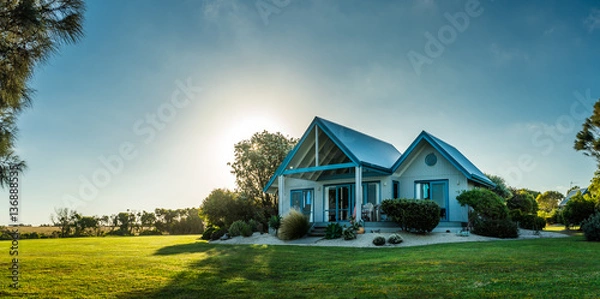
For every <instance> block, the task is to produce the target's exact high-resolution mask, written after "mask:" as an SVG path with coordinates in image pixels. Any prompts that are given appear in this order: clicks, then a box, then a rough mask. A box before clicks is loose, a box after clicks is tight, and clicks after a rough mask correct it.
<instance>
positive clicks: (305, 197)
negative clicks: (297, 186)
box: [290, 189, 313, 222]
mask: <svg viewBox="0 0 600 299" xmlns="http://www.w3.org/2000/svg"><path fill="white" fill-rule="evenodd" d="M291 195H292V196H291V199H292V200H291V201H290V205H291V207H292V208H294V209H297V210H298V211H301V212H302V213H303V214H304V215H306V217H308V221H310V222H312V221H313V215H312V207H313V189H304V190H292V191H291Z"/></svg>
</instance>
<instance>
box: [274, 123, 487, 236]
mask: <svg viewBox="0 0 600 299" xmlns="http://www.w3.org/2000/svg"><path fill="white" fill-rule="evenodd" d="M477 186H480V187H493V186H494V183H493V182H492V181H490V179H489V178H487V177H486V176H485V175H484V174H483V172H481V171H480V170H479V169H478V168H477V167H476V166H475V165H474V164H473V163H471V162H470V161H469V160H468V159H467V158H466V157H465V156H464V155H463V154H461V153H460V152H459V151H458V150H457V149H456V148H454V147H453V146H451V145H449V144H448V143H446V142H444V141H442V140H441V139H438V138H437V137H435V136H433V135H431V134H430V133H428V132H425V131H423V132H421V134H419V136H417V138H416V139H415V140H414V141H413V142H412V144H411V145H410V146H409V147H408V149H407V150H406V152H405V153H404V154H401V153H400V152H399V151H398V150H397V149H396V148H395V147H394V146H393V145H391V144H389V143H387V142H384V141H381V140H379V139H376V138H373V137H371V136H368V135H365V134H363V133H360V132H358V131H355V130H353V129H350V128H347V127H344V126H342V125H339V124H336V123H333V122H331V121H328V120H325V119H322V118H319V117H315V119H314V120H313V121H312V123H311V124H310V126H309V127H308V129H307V130H306V132H305V133H304V135H303V136H302V138H301V139H300V140H299V142H298V144H297V145H296V146H295V147H294V149H293V150H292V151H291V152H290V153H289V154H288V155H287V157H286V158H285V159H284V161H283V163H282V164H281V165H280V166H279V168H278V169H277V171H276V172H275V174H274V175H273V177H272V178H271V180H270V181H269V183H268V184H267V185H266V186H265V187H264V191H265V192H269V193H276V192H277V193H278V194H279V212H280V214H281V215H286V214H287V213H288V212H289V211H290V209H292V208H297V209H300V210H301V211H303V212H304V213H305V214H306V215H307V216H308V217H309V219H310V221H311V222H312V223H318V224H325V223H328V222H345V221H349V220H350V217H351V216H353V215H355V216H356V218H357V219H362V220H364V221H365V224H366V226H367V227H369V226H370V227H377V226H384V227H385V226H386V225H385V224H387V225H388V226H389V225H390V222H385V220H386V217H385V215H382V214H381V211H380V210H379V204H380V203H381V201H382V200H384V199H388V198H416V199H423V200H433V201H435V202H436V203H437V204H438V205H439V206H440V207H441V209H442V213H441V215H440V225H438V228H436V229H437V230H442V229H445V228H446V227H460V225H461V222H467V221H468V218H467V217H468V212H467V208H466V207H461V206H460V204H458V202H457V201H456V196H457V195H458V194H459V193H460V192H461V191H462V190H468V189H471V188H473V187H477Z"/></svg>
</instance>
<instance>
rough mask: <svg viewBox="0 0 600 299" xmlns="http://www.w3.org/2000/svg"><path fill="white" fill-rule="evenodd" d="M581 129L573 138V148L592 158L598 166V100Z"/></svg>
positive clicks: (599, 102)
mask: <svg viewBox="0 0 600 299" xmlns="http://www.w3.org/2000/svg"><path fill="white" fill-rule="evenodd" d="M582 127H583V128H582V129H581V131H580V132H579V133H577V136H576V137H575V144H574V145H573V147H574V148H575V150H577V151H583V154H584V155H586V156H590V157H594V158H595V159H596V162H597V163H598V164H599V166H600V99H599V100H598V101H597V102H596V103H595V104H594V111H593V113H592V115H591V116H590V117H588V118H586V119H585V121H584V123H583V125H582Z"/></svg>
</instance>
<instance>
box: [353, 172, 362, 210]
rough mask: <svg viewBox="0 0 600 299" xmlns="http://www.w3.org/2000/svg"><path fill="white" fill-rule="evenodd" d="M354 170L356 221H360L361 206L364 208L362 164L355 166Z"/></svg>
mask: <svg viewBox="0 0 600 299" xmlns="http://www.w3.org/2000/svg"><path fill="white" fill-rule="evenodd" d="M354 172H355V173H356V178H355V181H356V188H355V190H356V196H355V198H356V203H355V204H356V208H355V210H356V221H360V220H361V218H362V217H361V216H362V215H361V214H362V212H361V208H362V201H363V192H362V167H361V166H356V167H355V168H354Z"/></svg>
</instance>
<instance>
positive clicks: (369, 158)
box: [263, 117, 401, 192]
mask: <svg viewBox="0 0 600 299" xmlns="http://www.w3.org/2000/svg"><path fill="white" fill-rule="evenodd" d="M315 127H318V129H319V130H320V131H321V132H323V133H324V134H325V135H326V136H327V137H328V138H329V139H330V140H331V141H332V142H333V144H334V145H335V147H337V148H339V149H340V150H341V152H342V153H343V155H345V156H346V157H347V158H348V159H349V160H350V162H349V163H345V164H344V165H347V166H349V167H351V166H366V167H369V168H372V169H376V170H378V171H382V172H384V173H392V169H393V166H394V163H395V162H396V161H397V160H398V159H399V158H400V155H401V153H400V152H399V151H398V150H397V149H396V148H395V147H394V146H393V145H391V144H389V143H387V142H385V141H382V140H380V139H377V138H374V137H371V136H369V135H366V134H364V133H361V132H358V131H356V130H353V129H350V128H348V127H345V126H342V125H339V124H336V123H334V122H331V121H328V120H325V119H323V118H320V117H315V118H314V119H313V121H312V122H311V124H310V125H309V126H308V128H307V130H306V131H305V133H304V135H302V138H300V141H298V143H297V144H296V146H295V147H294V148H293V149H292V150H291V151H290V152H289V153H288V155H287V156H286V158H285V159H284V160H283V162H282V163H281V165H279V167H278V168H277V170H276V171H275V174H274V175H273V176H272V177H271V179H270V180H269V182H268V183H267V185H266V186H265V187H264V188H263V191H264V192H266V191H267V190H268V189H269V188H270V187H271V185H273V183H274V182H275V179H276V178H277V177H278V176H279V175H281V174H283V172H284V171H286V169H288V167H289V164H290V162H291V161H292V160H294V157H295V155H296V154H297V153H298V151H299V149H300V148H302V147H303V145H304V143H306V142H310V141H312V140H311V138H312V136H311V135H312V134H311V133H312V132H313V130H314V129H315ZM338 162H339V161H338ZM350 164H351V165H350ZM314 168H319V167H318V166H315V167H314ZM325 168H326V167H322V168H320V169H325ZM315 171H318V170H315Z"/></svg>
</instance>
